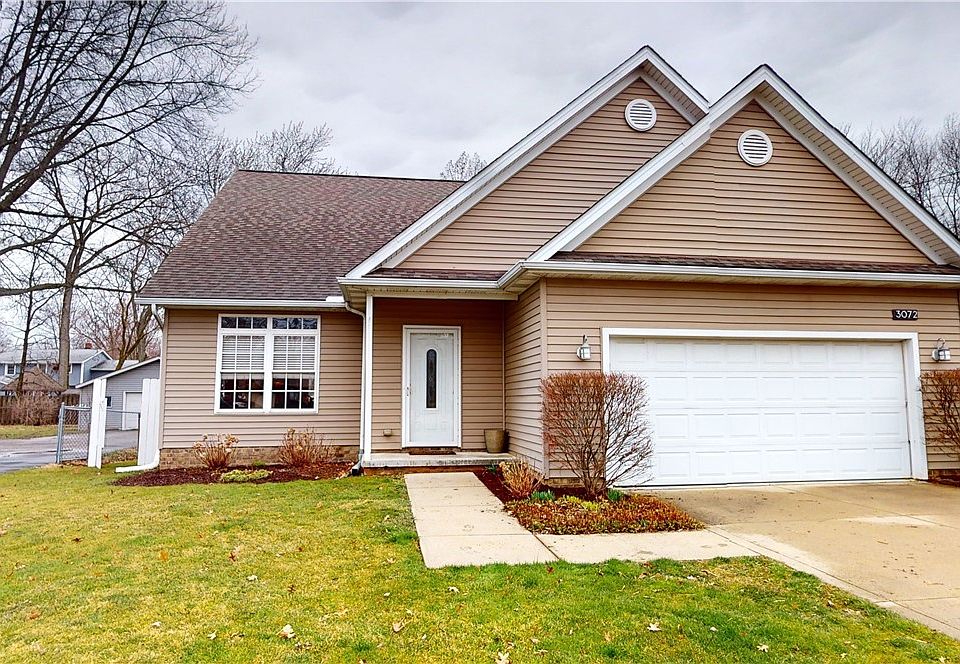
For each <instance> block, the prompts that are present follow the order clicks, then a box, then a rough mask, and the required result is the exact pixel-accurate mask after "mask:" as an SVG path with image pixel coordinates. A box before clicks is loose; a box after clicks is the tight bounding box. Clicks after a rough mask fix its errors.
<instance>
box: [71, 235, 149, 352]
mask: <svg viewBox="0 0 960 664" xmlns="http://www.w3.org/2000/svg"><path fill="white" fill-rule="evenodd" d="M158 258H159V253H158V252H155V251H152V250H151V248H150V247H149V246H146V245H144V246H141V247H138V248H137V249H135V250H133V251H131V252H129V253H127V254H126V255H125V256H123V257H120V258H119V259H118V260H117V261H116V262H115V263H114V264H113V265H111V266H110V267H109V269H107V270H105V271H103V272H102V273H101V275H99V276H100V278H101V279H104V280H105V281H106V283H107V284H108V285H110V286H112V287H113V288H114V290H112V291H82V292H81V293H80V295H81V297H80V302H79V306H78V311H77V316H76V317H75V320H74V321H73V324H72V335H71V336H72V337H74V338H75V339H76V340H77V341H78V342H80V343H89V344H92V345H93V346H94V347H95V348H102V349H103V350H105V351H107V353H109V354H110V356H111V357H113V358H114V359H115V360H116V368H117V369H119V368H121V367H123V364H124V362H126V361H127V360H128V359H136V360H138V361H143V360H146V359H148V358H150V357H156V356H157V355H159V353H160V347H159V341H160V339H159V336H160V328H161V324H162V321H161V320H160V318H159V317H158V316H157V315H156V314H154V312H153V310H152V309H151V308H149V307H138V306H137V304H136V300H135V298H136V294H137V292H139V290H140V288H141V287H142V286H143V284H144V282H145V281H146V279H147V278H148V277H149V276H150V274H152V272H153V270H154V269H156V265H155V262H156V261H157V260H158Z"/></svg>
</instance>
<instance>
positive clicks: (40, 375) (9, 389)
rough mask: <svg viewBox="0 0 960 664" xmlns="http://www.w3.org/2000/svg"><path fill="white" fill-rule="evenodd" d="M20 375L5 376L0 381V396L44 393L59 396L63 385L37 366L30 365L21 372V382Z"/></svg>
mask: <svg viewBox="0 0 960 664" xmlns="http://www.w3.org/2000/svg"><path fill="white" fill-rule="evenodd" d="M19 379H20V376H19V374H17V376H15V377H13V378H7V379H5V380H4V381H2V382H0V396H4V397H12V396H16V395H17V394H18V393H20V394H33V395H46V396H52V397H59V396H60V394H61V393H62V392H63V387H61V385H60V383H58V382H57V381H56V380H55V379H54V378H53V377H51V376H50V374H47V373H44V372H43V370H41V369H40V368H39V367H36V366H34V367H31V368H29V369H27V370H26V372H25V373H24V374H23V383H22V384H20V380H19Z"/></svg>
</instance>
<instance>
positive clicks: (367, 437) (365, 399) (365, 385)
mask: <svg viewBox="0 0 960 664" xmlns="http://www.w3.org/2000/svg"><path fill="white" fill-rule="evenodd" d="M361 364H362V369H361V373H362V376H361V379H360V383H361V386H360V398H361V401H362V403H361V406H360V420H361V422H360V449H361V457H362V459H363V461H364V462H367V461H369V460H370V455H371V454H372V453H373V413H372V412H371V409H372V406H373V295H371V294H370V293H367V301H366V308H365V311H364V315H363V361H362V363H361Z"/></svg>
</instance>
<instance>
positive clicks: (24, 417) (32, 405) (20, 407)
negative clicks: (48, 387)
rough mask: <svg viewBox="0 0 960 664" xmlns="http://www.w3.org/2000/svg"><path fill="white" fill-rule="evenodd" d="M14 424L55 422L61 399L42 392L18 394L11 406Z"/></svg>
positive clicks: (37, 424)
mask: <svg viewBox="0 0 960 664" xmlns="http://www.w3.org/2000/svg"><path fill="white" fill-rule="evenodd" d="M10 411H11V413H10V415H11V419H12V420H13V423H14V424H25V425H29V426H39V425H43V424H53V423H55V422H56V421H57V414H58V413H59V412H60V401H59V400H58V399H57V398H56V397H51V396H49V395H46V394H43V393H40V392H24V393H21V394H19V395H17V398H16V399H15V400H14V402H13V406H11V408H10Z"/></svg>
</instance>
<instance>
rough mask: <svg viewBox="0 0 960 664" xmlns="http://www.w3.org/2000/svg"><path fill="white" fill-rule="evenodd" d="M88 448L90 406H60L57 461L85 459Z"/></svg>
mask: <svg viewBox="0 0 960 664" xmlns="http://www.w3.org/2000/svg"><path fill="white" fill-rule="evenodd" d="M89 449H90V406H61V407H60V421H59V423H58V425H57V463H66V462H68V461H86V460H87V453H88V451H89Z"/></svg>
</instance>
